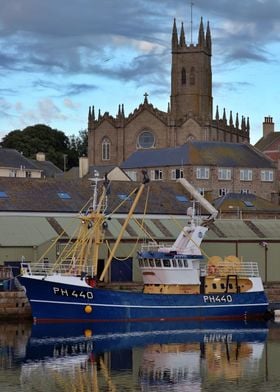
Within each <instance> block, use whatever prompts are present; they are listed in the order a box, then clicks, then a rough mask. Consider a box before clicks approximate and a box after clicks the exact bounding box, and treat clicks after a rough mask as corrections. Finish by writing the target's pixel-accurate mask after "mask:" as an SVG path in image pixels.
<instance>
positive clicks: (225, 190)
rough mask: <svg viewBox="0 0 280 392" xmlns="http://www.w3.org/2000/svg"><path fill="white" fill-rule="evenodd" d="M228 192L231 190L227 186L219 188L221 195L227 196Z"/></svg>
mask: <svg viewBox="0 0 280 392" xmlns="http://www.w3.org/2000/svg"><path fill="white" fill-rule="evenodd" d="M227 193H229V190H228V189H227V188H220V189H219V197H221V196H225V195H226V194H227Z"/></svg>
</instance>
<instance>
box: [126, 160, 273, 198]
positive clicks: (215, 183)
mask: <svg viewBox="0 0 280 392" xmlns="http://www.w3.org/2000/svg"><path fill="white" fill-rule="evenodd" d="M201 167H202V166H180V167H179V166H178V167H176V166H164V167H163V166H159V167H150V168H146V169H147V171H148V175H149V177H150V178H151V179H152V180H153V181H172V180H173V181H175V180H176V179H177V178H179V177H180V176H181V177H184V178H186V179H187V180H188V181H189V182H190V183H191V184H192V185H193V186H194V187H195V188H196V189H199V190H201V193H207V194H208V195H211V199H216V198H218V197H220V196H223V195H224V194H226V193H240V194H241V193H250V194H255V195H257V196H258V197H262V198H263V199H266V200H270V201H275V200H274V198H273V197H272V195H273V194H275V193H277V184H276V181H275V180H274V181H262V179H261V172H262V170H267V169H265V168H264V169H259V168H252V169H251V170H252V180H247V181H246V180H241V179H240V170H242V169H240V168H231V169H230V170H231V179H230V180H221V179H219V167H217V166H209V167H208V166H207V165H206V166H205V167H208V168H209V178H207V179H198V178H197V169H198V168H201ZM125 171H126V173H127V174H128V175H129V176H130V177H131V178H132V179H134V180H138V181H141V179H142V176H143V175H142V172H141V169H140V168H139V169H126V170H125ZM274 173H275V172H274ZM274 175H275V174H274ZM176 177H177V178H176Z"/></svg>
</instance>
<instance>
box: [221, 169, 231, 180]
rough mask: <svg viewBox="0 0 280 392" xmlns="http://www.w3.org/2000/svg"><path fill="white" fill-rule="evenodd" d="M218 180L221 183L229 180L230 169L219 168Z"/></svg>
mask: <svg viewBox="0 0 280 392" xmlns="http://www.w3.org/2000/svg"><path fill="white" fill-rule="evenodd" d="M218 179H219V180H223V181H230V180H231V169H228V168H225V167H219V169H218Z"/></svg>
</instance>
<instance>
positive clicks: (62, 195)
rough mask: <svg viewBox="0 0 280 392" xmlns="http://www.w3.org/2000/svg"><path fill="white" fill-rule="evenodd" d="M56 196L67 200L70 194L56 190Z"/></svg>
mask: <svg viewBox="0 0 280 392" xmlns="http://www.w3.org/2000/svg"><path fill="white" fill-rule="evenodd" d="M57 196H58V197H59V198H60V199H62V200H69V199H71V196H70V195H69V193H67V192H57Z"/></svg>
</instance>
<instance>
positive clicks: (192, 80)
mask: <svg viewBox="0 0 280 392" xmlns="http://www.w3.org/2000/svg"><path fill="white" fill-rule="evenodd" d="M194 84H195V69H194V67H191V72H190V85H191V86H193V85H194Z"/></svg>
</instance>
